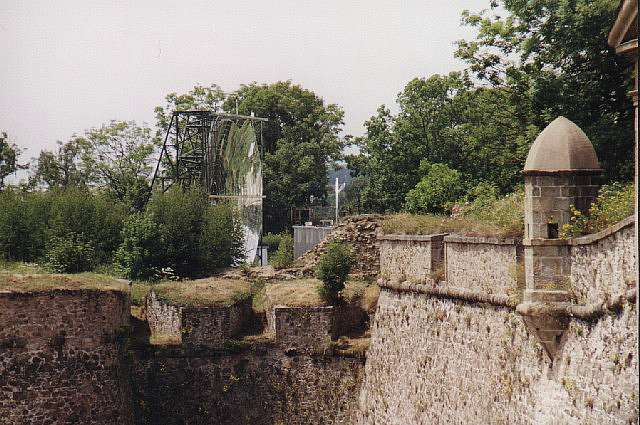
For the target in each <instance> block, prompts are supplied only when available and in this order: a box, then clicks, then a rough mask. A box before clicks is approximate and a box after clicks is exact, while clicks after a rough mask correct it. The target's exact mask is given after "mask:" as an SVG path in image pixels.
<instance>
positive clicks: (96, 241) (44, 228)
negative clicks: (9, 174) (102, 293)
mask: <svg viewBox="0 0 640 425" xmlns="http://www.w3.org/2000/svg"><path fill="white" fill-rule="evenodd" d="M0 205H2V208H0V257H3V258H5V259H8V260H19V261H46V262H48V263H49V264H50V265H51V266H52V268H54V269H55V270H56V271H85V270H90V269H92V268H93V266H95V265H97V264H103V263H107V262H109V261H110V260H111V257H112V255H113V252H114V251H115V250H116V249H117V248H118V246H119V245H120V242H121V229H122V225H123V221H124V219H125V217H126V208H125V206H124V205H123V204H121V203H119V202H117V201H116V200H114V199H112V198H110V197H109V196H108V194H105V193H100V192H97V193H94V192H90V191H88V190H86V189H82V188H69V189H66V190H61V189H60V190H55V191H52V192H32V193H29V192H20V191H17V190H8V191H4V192H2V193H0Z"/></svg>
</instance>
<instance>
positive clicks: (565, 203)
mask: <svg viewBox="0 0 640 425" xmlns="http://www.w3.org/2000/svg"><path fill="white" fill-rule="evenodd" d="M600 172H601V169H600V166H599V164H598V157H597V156H596V153H595V150H594V149H593V145H592V144H591V142H590V141H589V139H588V138H587V136H586V135H585V134H584V132H583V131H582V130H581V129H580V128H579V127H578V126H577V125H575V124H574V123H572V122H571V121H569V120H568V119H566V118H564V117H558V118H556V119H555V120H554V121H552V122H551V123H550V124H549V125H548V126H547V127H546V128H545V129H544V130H543V131H542V132H541V133H540V135H539V136H538V137H537V139H536V140H535V141H534V142H533V145H532V146H531V149H530V150H529V155H528V157H527V161H526V163H525V167H524V181H525V208H524V211H525V217H524V218H525V232H524V233H525V239H524V241H523V245H524V257H525V276H526V290H525V293H524V301H525V302H529V303H543V304H545V303H547V304H548V303H562V302H566V301H568V300H569V294H570V285H571V282H570V277H571V257H570V246H569V245H568V243H567V241H566V240H562V239H558V233H559V231H560V230H561V229H562V226H563V225H564V224H566V223H569V222H570V219H571V206H574V207H575V208H576V209H578V210H580V211H582V212H585V213H586V212H587V211H588V209H589V207H590V206H591V203H592V202H593V200H594V199H595V198H596V196H597V194H598V188H599V187H598V185H597V183H596V179H597V175H598V174H600ZM529 322H530V323H529V324H531V325H532V326H533V327H534V328H535V331H536V334H537V335H538V336H539V338H540V340H541V341H542V343H543V345H544V346H545V349H546V350H547V352H548V353H549V355H550V356H551V357H552V358H553V356H554V354H555V352H556V350H557V347H558V344H559V342H560V337H561V335H562V333H563V331H564V329H566V320H561V319H558V318H552V317H539V318H536V319H529Z"/></svg>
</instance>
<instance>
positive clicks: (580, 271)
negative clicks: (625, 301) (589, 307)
mask: <svg viewBox="0 0 640 425" xmlns="http://www.w3.org/2000/svg"><path fill="white" fill-rule="evenodd" d="M633 226H634V220H633V217H629V218H627V219H625V220H623V221H621V222H620V223H619V224H618V225H616V226H613V227H611V228H609V229H607V230H605V231H603V232H600V233H596V234H594V235H589V236H584V237H581V238H576V239H572V240H571V281H572V288H573V291H574V295H576V296H577V298H578V301H579V302H581V303H593V302H597V301H598V300H601V299H602V298H604V297H605V296H606V295H607V294H609V295H611V294H614V295H617V294H623V293H625V291H627V290H628V289H629V287H630V286H631V285H633V283H634V281H635V279H634V278H633V276H634V267H635V262H636V261H637V259H636V254H635V248H634V234H633V233H634V229H633Z"/></svg>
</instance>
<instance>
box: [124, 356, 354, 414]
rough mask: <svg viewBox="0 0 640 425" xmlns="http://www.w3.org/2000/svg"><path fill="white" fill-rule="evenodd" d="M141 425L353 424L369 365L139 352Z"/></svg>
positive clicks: (351, 361)
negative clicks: (365, 372)
mask: <svg viewBox="0 0 640 425" xmlns="http://www.w3.org/2000/svg"><path fill="white" fill-rule="evenodd" d="M135 365H136V366H135V370H134V379H133V382H134V393H135V397H136V399H137V400H138V403H137V404H136V406H137V411H136V413H137V419H138V423H140V424H153V425H168V424H171V425H174V424H175V425H177V424H220V425H225V424H228V425H237V424H252V425H275V424H299V425H306V424H345V425H347V424H353V423H354V418H353V416H354V415H355V412H356V410H357V409H356V403H357V394H358V392H359V389H360V383H361V380H362V369H363V360H361V359H355V358H345V357H322V356H320V357H311V356H305V355H302V356H299V355H293V356H291V355H287V354H285V352H283V351H282V350H279V349H277V348H275V347H270V348H268V349H266V350H264V351H262V352H249V353H240V354H222V355H217V356H216V355H205V356H201V355H194V354H193V353H190V352H189V351H184V352H182V353H180V354H177V353H169V355H167V356H164V355H163V354H162V353H161V352H159V353H153V354H152V355H148V354H145V353H139V354H138V356H137V359H136V362H135Z"/></svg>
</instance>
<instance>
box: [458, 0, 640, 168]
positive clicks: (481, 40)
mask: <svg viewBox="0 0 640 425" xmlns="http://www.w3.org/2000/svg"><path fill="white" fill-rule="evenodd" d="M618 4H619V1H618V0H561V1H558V0H503V1H497V0H493V1H491V8H490V9H489V10H485V11H482V12H480V13H470V12H468V11H467V12H465V13H464V14H463V22H464V23H465V24H466V25H468V26H471V27H473V28H476V29H477V36H476V38H475V39H474V40H470V41H469V40H462V41H460V42H458V49H457V52H456V55H457V56H458V57H460V58H462V59H463V60H465V61H467V62H468V63H469V65H470V69H471V71H473V72H475V74H476V75H477V77H478V78H479V79H480V81H482V82H486V83H489V84H491V85H493V86H495V87H501V88H503V89H504V90H506V91H507V92H509V93H510V95H511V96H512V97H513V99H514V102H515V105H516V106H517V107H518V109H519V110H520V111H521V112H522V113H524V116H521V117H520V119H521V120H523V121H524V122H526V123H527V124H528V125H532V126H534V127H537V128H538V129H542V128H544V127H545V126H546V125H547V124H548V123H549V122H550V121H552V120H553V119H554V118H556V117H557V116H558V115H563V116H565V117H567V118H569V119H570V120H572V121H573V122H575V123H576V124H577V125H578V126H580V127H581V128H582V129H583V130H584V131H585V133H586V134H587V135H588V136H589V138H590V139H591V141H592V142H593V144H594V147H595V149H596V152H597V153H598V157H599V159H600V162H601V165H602V166H603V167H604V169H605V171H606V177H608V178H610V179H621V178H622V179H628V178H630V176H631V175H632V167H631V163H632V148H633V108H632V105H631V102H630V100H629V98H628V96H627V91H628V90H629V89H630V74H631V73H629V72H626V70H625V68H626V67H627V65H626V64H625V59H624V58H622V57H620V56H619V55H616V53H615V52H614V51H613V50H612V49H611V48H610V47H609V46H608V45H607V34H608V31H609V29H610V28H611V25H612V23H613V21H614V19H615V13H616V9H617V6H618ZM499 9H502V10H501V11H500V12H499V13H497V12H496V11H497V10H499ZM492 11H493V12H495V13H493V14H492V13H491V12H492Z"/></svg>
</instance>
